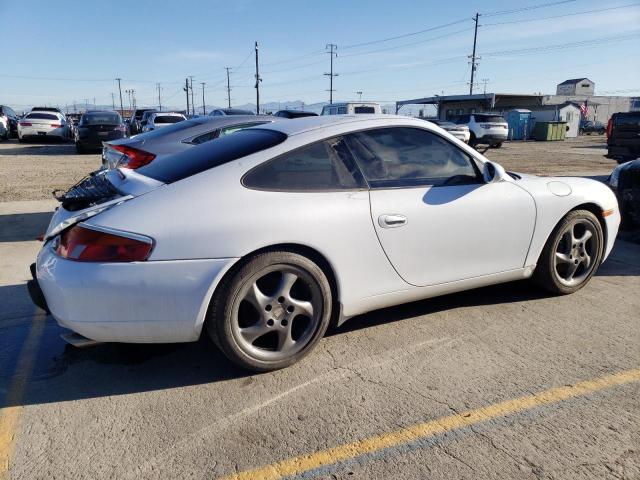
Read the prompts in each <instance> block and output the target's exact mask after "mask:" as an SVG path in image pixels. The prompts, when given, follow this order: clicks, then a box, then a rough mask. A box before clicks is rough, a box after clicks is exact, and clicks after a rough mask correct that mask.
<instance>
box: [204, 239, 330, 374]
mask: <svg viewBox="0 0 640 480" xmlns="http://www.w3.org/2000/svg"><path fill="white" fill-rule="evenodd" d="M278 268H285V269H286V268H296V269H298V270H300V271H303V272H306V274H305V275H307V278H306V279H304V280H303V281H304V282H306V281H307V280H308V281H309V282H314V283H313V285H312V286H311V287H312V288H311V289H310V290H309V291H315V292H316V295H318V298H316V300H315V305H317V308H318V309H319V312H318V314H317V317H316V319H317V320H316V323H315V325H313V322H312V323H311V324H310V325H312V326H311V327H309V328H310V330H309V333H308V340H307V341H306V343H304V344H302V345H301V346H300V347H299V348H301V350H299V351H297V352H295V353H293V354H292V355H290V356H288V357H286V358H279V359H273V360H272V359H265V358H258V356H256V355H252V354H251V352H249V351H247V349H246V348H243V346H242V345H243V340H242V339H241V340H240V341H239V340H238V333H237V330H236V333H234V327H233V325H232V324H233V323H234V320H233V319H234V318H235V317H234V315H236V314H237V315H238V317H239V316H240V315H239V312H240V306H241V303H242V302H244V298H245V297H244V296H243V291H245V290H246V289H247V285H252V284H253V283H254V282H256V281H257V280H258V279H260V278H261V277H260V275H261V274H262V273H263V272H264V274H265V275H267V274H269V271H270V270H274V269H276V271H277V269H278ZM273 273H275V272H272V273H271V274H273ZM292 291H293V289H292ZM273 298H275V297H273ZM275 301H276V300H273V301H271V303H274V302H275ZM277 301H278V302H280V299H278V300H277ZM331 305H332V296H331V286H330V284H329V280H328V279H327V277H326V275H325V273H324V272H323V271H322V269H321V268H320V267H319V266H318V265H317V264H316V263H315V262H314V261H312V260H311V259H309V258H307V257H305V256H303V255H300V254H299V253H295V252H290V251H271V252H265V253H260V254H257V255H255V256H253V257H250V258H248V259H247V260H246V261H244V262H243V263H242V264H241V265H240V266H239V267H237V268H234V269H233V270H232V271H231V272H230V274H228V275H227V276H225V278H224V279H223V280H222V282H221V283H220V285H219V286H218V288H217V289H216V292H215V294H214V296H213V298H212V301H211V304H210V306H209V310H208V312H207V318H206V321H205V328H206V330H207V332H208V334H209V336H210V338H211V340H213V342H214V343H215V344H216V345H217V347H218V348H219V349H220V350H221V351H222V353H224V355H225V356H226V357H227V358H228V359H229V360H231V361H232V362H233V363H235V364H237V365H239V366H240V367H242V368H245V369H247V370H253V371H258V372H266V371H270V370H277V369H280V368H284V367H287V366H289V365H292V364H294V363H296V362H298V361H300V360H301V359H302V358H303V357H305V356H306V355H307V354H309V352H311V350H313V348H314V347H315V345H316V344H317V343H318V342H319V341H320V339H321V338H322V337H323V336H324V333H325V331H326V330H327V327H328V325H329V321H330V318H331ZM269 307H270V305H269ZM314 308H315V307H314ZM280 310H282V309H280ZM269 311H271V308H269ZM275 311H276V308H275V307H273V312H275ZM274 315H275V313H274ZM285 315H286V314H285ZM285 318H287V317H285ZM277 321H278V320H276V322H277ZM279 321H280V322H281V323H282V320H279ZM289 321H290V322H291V325H290V327H289V328H290V329H293V325H294V322H296V321H298V320H297V319H296V317H292V318H291V319H290V320H289ZM258 322H260V320H258ZM269 334H270V333H268V334H266V335H269ZM266 335H263V336H266ZM259 338H262V337H258V338H257V339H256V340H258V339H259ZM254 341H255V340H254ZM265 351H267V350H265ZM276 353H278V352H276Z"/></svg>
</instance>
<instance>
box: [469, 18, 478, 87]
mask: <svg viewBox="0 0 640 480" xmlns="http://www.w3.org/2000/svg"><path fill="white" fill-rule="evenodd" d="M479 16H480V14H479V13H476V16H475V17H474V18H473V21H474V22H476V27H475V29H474V33H473V53H472V54H471V82H470V83H469V95H473V77H474V75H475V73H476V67H477V66H478V64H477V63H476V42H477V40H478V17H479Z"/></svg>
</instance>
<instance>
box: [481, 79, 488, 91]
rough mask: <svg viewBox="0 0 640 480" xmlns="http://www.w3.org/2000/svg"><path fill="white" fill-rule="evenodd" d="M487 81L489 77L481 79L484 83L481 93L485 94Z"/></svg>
mask: <svg viewBox="0 0 640 480" xmlns="http://www.w3.org/2000/svg"><path fill="white" fill-rule="evenodd" d="M488 81H489V79H488V78H483V79H482V83H484V92H483V93H484V94H485V95H486V94H487V82H488Z"/></svg>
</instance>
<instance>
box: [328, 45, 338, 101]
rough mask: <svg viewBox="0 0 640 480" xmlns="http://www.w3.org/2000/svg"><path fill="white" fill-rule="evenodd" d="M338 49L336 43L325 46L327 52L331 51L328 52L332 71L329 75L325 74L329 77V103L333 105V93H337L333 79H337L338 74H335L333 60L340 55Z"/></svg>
mask: <svg viewBox="0 0 640 480" xmlns="http://www.w3.org/2000/svg"><path fill="white" fill-rule="evenodd" d="M337 48H338V46H337V45H336V44H334V43H328V44H327V45H326V46H325V50H326V49H329V51H328V52H327V53H328V54H329V58H330V59H331V64H330V65H331V69H330V70H329V73H325V75H327V76H328V77H329V103H330V104H331V103H333V92H334V91H335V90H334V89H333V77H337V76H338V74H337V73H333V59H334V57H337V56H338V54H337V53H336V49H337Z"/></svg>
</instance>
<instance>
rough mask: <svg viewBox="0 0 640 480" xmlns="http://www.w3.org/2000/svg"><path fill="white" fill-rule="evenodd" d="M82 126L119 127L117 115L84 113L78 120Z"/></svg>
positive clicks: (118, 116)
mask: <svg viewBox="0 0 640 480" xmlns="http://www.w3.org/2000/svg"><path fill="white" fill-rule="evenodd" d="M80 123H81V124H82V125H119V124H120V115H118V114H117V113H85V114H84V115H83V116H82V119H81V120H80Z"/></svg>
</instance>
